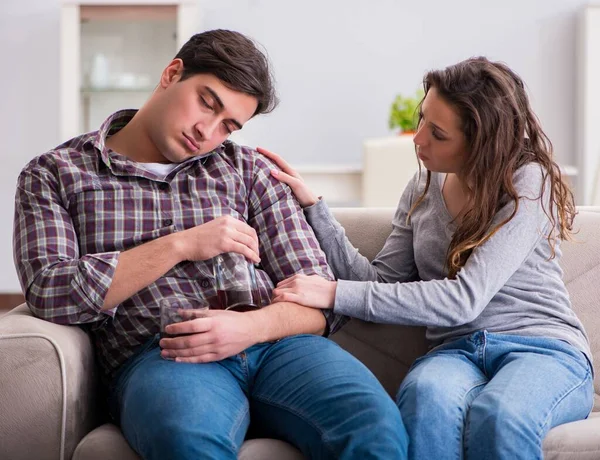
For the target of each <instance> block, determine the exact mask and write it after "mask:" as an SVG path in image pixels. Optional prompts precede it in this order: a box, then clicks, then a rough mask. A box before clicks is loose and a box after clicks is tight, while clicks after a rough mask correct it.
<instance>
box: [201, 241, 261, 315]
mask: <svg viewBox="0 0 600 460" xmlns="http://www.w3.org/2000/svg"><path fill="white" fill-rule="evenodd" d="M213 275H214V278H215V284H216V288H217V297H216V299H215V300H214V302H212V303H211V305H210V308H214V309H220V310H235V311H250V310H256V309H258V308H260V307H261V301H260V293H259V290H258V284H257V282H256V270H255V268H254V264H253V263H252V262H250V261H248V260H247V259H246V258H245V257H244V256H243V255H241V254H237V253H234V252H226V253H224V254H220V255H218V256H216V257H215V258H214V260H213Z"/></svg>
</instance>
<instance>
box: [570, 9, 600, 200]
mask: <svg viewBox="0 0 600 460" xmlns="http://www.w3.org/2000/svg"><path fill="white" fill-rule="evenodd" d="M578 26H579V27H578V32H579V36H578V46H577V51H578V53H577V61H578V80H577V118H576V123H575V125H576V127H577V133H576V139H577V170H578V178H577V182H578V186H579V190H578V203H577V204H582V205H589V204H600V135H599V134H598V133H599V128H598V127H599V126H600V5H595V6H593V5H590V6H586V7H585V8H584V9H583V10H582V14H581V16H580V18H579V24H578Z"/></svg>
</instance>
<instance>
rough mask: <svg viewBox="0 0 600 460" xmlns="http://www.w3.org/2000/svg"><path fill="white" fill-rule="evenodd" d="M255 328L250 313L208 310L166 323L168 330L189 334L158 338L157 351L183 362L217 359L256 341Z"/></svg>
mask: <svg viewBox="0 0 600 460" xmlns="http://www.w3.org/2000/svg"><path fill="white" fill-rule="evenodd" d="M259 328H260V324H257V322H256V318H255V317H254V315H251V314H247V313H240V312H235V311H226V310H208V311H206V312H205V314H204V317H202V318H197V319H193V320H190V321H182V322H180V323H175V324H170V325H168V326H167V328H166V332H167V333H168V334H171V335H180V334H190V335H181V336H180V337H174V338H164V339H161V341H160V347H161V348H162V350H161V353H160V354H161V356H162V357H163V358H169V359H174V360H175V361H177V362H184V363H208V362H212V361H220V360H222V359H225V358H229V357H230V356H233V355H236V354H238V353H240V352H242V351H244V350H245V349H246V348H249V347H251V346H252V345H255V344H256V343H258V339H257V337H258V334H257V331H258V330H259Z"/></svg>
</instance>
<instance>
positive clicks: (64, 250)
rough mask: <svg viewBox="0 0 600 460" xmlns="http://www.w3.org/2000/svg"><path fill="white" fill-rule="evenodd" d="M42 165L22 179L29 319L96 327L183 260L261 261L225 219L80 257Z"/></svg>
mask: <svg viewBox="0 0 600 460" xmlns="http://www.w3.org/2000/svg"><path fill="white" fill-rule="evenodd" d="M47 166H48V163H47V159H45V160H43V159H36V160H34V161H32V162H31V163H30V164H29V165H28V166H27V167H26V168H25V169H24V170H23V172H22V173H21V175H20V176H19V180H18V184H17V192H16V199H15V220H14V235H13V238H14V241H13V242H14V244H13V248H14V259H15V265H16V268H17V272H18V275H19V280H20V282H21V286H22V288H23V292H24V293H25V297H26V299H27V302H28V304H29V305H30V307H31V309H32V310H33V312H34V313H35V314H36V315H37V316H39V317H41V318H43V319H47V320H49V321H53V322H56V323H60V324H81V323H89V322H94V321H101V320H103V319H105V318H106V315H110V316H112V315H114V308H115V307H116V306H117V305H118V304H120V303H121V302H123V301H124V300H125V299H127V298H129V297H131V296H132V295H133V294H135V293H136V292H138V291H139V290H141V289H143V288H145V287H146V286H148V285H149V284H151V283H153V282H154V281H156V280H157V279H158V278H160V277H161V276H162V275H164V274H165V273H166V272H167V271H169V270H170V269H171V268H172V267H173V266H175V265H176V264H178V263H179V262H181V261H183V260H206V259H209V258H211V257H214V256H215V255H217V254H219V253H221V252H226V251H234V252H239V253H241V254H244V255H245V256H246V257H247V258H248V259H250V260H254V261H258V260H259V258H258V240H257V238H256V232H255V231H254V230H253V229H252V228H251V227H249V226H248V225H247V224H245V223H244V222H241V221H239V220H237V219H234V218H232V217H229V216H224V217H219V218H217V219H215V220H213V221H210V222H208V223H206V224H204V225H200V226H197V227H193V228H190V229H188V230H185V231H182V232H176V233H171V234H168V235H165V236H162V237H160V238H157V239H155V240H153V241H150V242H147V243H145V244H142V245H139V246H137V247H135V248H132V249H129V250H127V251H123V252H119V251H112V252H105V253H100V254H84V255H80V253H79V243H78V237H77V232H76V229H75V227H74V225H73V220H72V218H71V216H70V215H69V212H68V211H67V209H65V207H64V206H63V204H62V203H63V199H62V197H61V195H60V190H61V186H60V184H59V183H58V181H57V179H56V178H55V177H54V175H53V174H52V173H51V172H50V170H49V168H48V167H47Z"/></svg>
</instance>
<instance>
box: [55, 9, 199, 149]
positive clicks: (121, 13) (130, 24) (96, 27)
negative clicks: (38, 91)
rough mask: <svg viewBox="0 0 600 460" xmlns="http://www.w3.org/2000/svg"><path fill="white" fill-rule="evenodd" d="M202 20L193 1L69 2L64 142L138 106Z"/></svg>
mask: <svg viewBox="0 0 600 460" xmlns="http://www.w3.org/2000/svg"><path fill="white" fill-rule="evenodd" d="M199 22H200V21H199V17H198V7H197V2H196V1H193V0H187V1H171V0H162V1H154V0H144V1H139V0H127V1H126V2H119V1H102V0H95V1H86V0H83V1H70V0H66V1H64V2H63V3H62V5H61V27H60V30H61V37H60V73H61V75H60V85H61V86H60V136H61V140H62V141H65V140H67V139H70V138H71V137H73V136H76V135H78V134H80V133H82V132H86V131H91V130H95V129H97V128H98V127H99V126H100V124H101V123H102V121H104V119H105V118H106V117H107V116H108V115H110V114H111V113H112V112H114V111H116V110H118V109H125V108H139V107H140V106H141V105H142V104H143V103H144V101H145V100H146V99H147V98H148V96H149V95H150V94H151V93H152V91H153V90H154V88H155V86H156V84H157V83H158V79H159V77H160V72H161V71H162V69H163V68H164V67H165V66H166V65H167V64H168V63H169V62H170V60H171V59H173V57H174V56H175V54H176V53H177V50H178V49H179V48H180V47H181V46H182V45H183V44H184V43H185V42H186V41H187V40H188V38H189V37H191V36H192V35H193V34H194V33H196V32H199V31H200V27H199Z"/></svg>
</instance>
